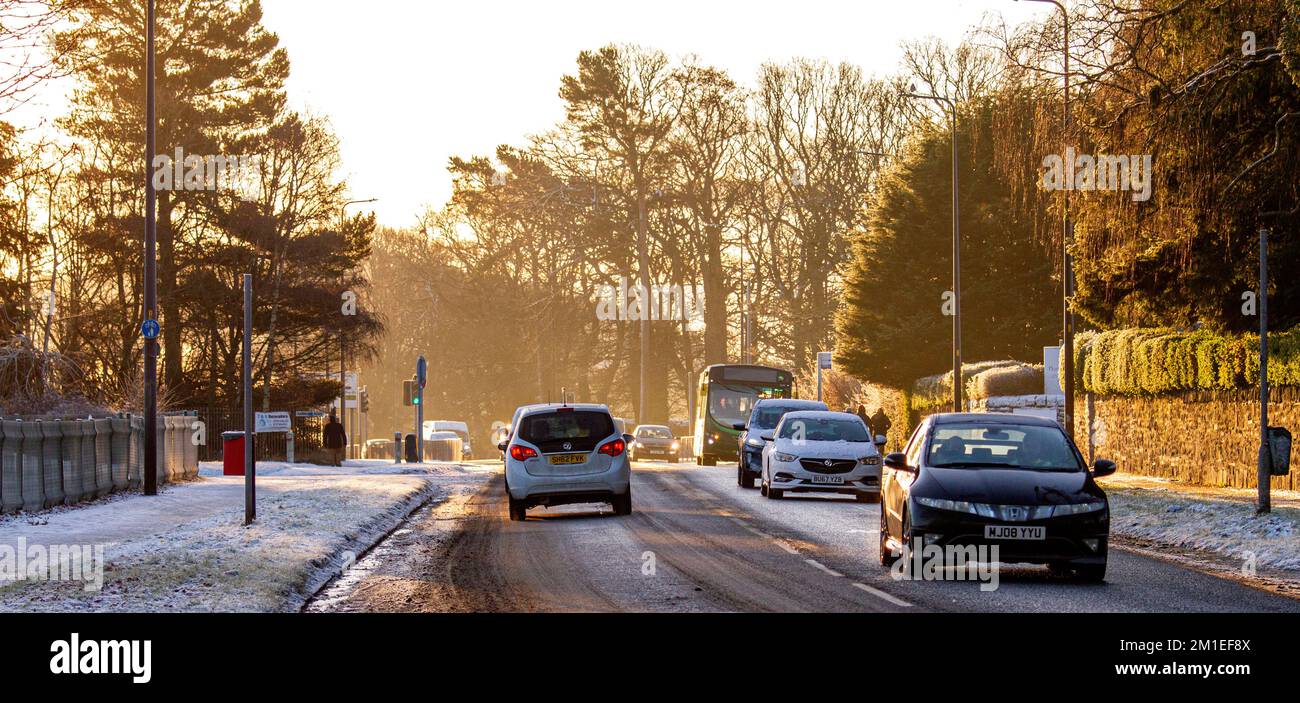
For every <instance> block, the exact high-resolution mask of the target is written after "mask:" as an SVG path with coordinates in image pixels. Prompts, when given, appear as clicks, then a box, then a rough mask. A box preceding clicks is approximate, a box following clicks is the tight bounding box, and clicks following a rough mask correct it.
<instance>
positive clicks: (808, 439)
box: [759, 410, 885, 503]
mask: <svg viewBox="0 0 1300 703" xmlns="http://www.w3.org/2000/svg"><path fill="white" fill-rule="evenodd" d="M763 440H764V441H766V442H767V446H766V447H764V448H763V471H762V475H761V476H760V477H759V478H760V481H761V482H762V483H761V486H760V487H761V489H762V493H763V495H764V496H766V497H768V498H780V497H782V496H783V495H785V494H786V493H787V492H789V493H841V494H845V495H852V496H854V497H855V498H857V500H858V502H860V503H874V502H876V501H878V500H880V465H881V456H880V448H879V447H878V446H877V444H882V445H883V444H884V441H885V438H884V437H880V436H877V437H874V438H873V437H872V436H871V433H870V431H869V430H868V429H867V426H866V424H865V423H863V422H862V418H860V417H858V416H857V415H854V414H852V413H836V412H827V411H822V410H799V411H795V412H789V413H786V414H785V415H784V416H783V417H782V418H781V422H780V423H779V424H778V425H777V426H776V429H775V430H774V431H773V432H772V433H771V434H765V435H763Z"/></svg>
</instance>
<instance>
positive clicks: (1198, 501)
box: [1106, 487, 1300, 571]
mask: <svg viewBox="0 0 1300 703" xmlns="http://www.w3.org/2000/svg"><path fill="white" fill-rule="evenodd" d="M1106 494H1107V495H1108V496H1109V497H1110V515H1111V521H1110V529H1111V532H1112V533H1115V534H1120V535H1124V536H1127V537H1135V538H1138V539H1143V540H1149V541H1151V542H1156V543H1159V544H1164V545H1169V546H1172V547H1178V548H1184V549H1197V550H1203V551H1207V552H1212V553H1214V554H1218V555H1220V556H1223V557H1228V558H1232V559H1241V560H1242V561H1243V562H1245V561H1246V560H1248V559H1249V558H1250V557H1251V556H1253V557H1254V563H1255V565H1257V566H1261V567H1265V566H1267V567H1274V568H1279V569H1286V570H1291V571H1300V509H1297V508H1293V507H1274V508H1273V512H1272V513H1270V514H1268V515H1262V516H1256V515H1255V507H1254V505H1252V504H1251V503H1249V502H1245V501H1240V500H1231V499H1223V500H1216V499H1214V498H1209V497H1204V496H1201V495H1197V496H1196V497H1192V496H1191V495H1189V494H1187V493H1180V492H1178V491H1174V490H1161V489H1155V490H1153V489H1146V488H1114V487H1107V488H1106Z"/></svg>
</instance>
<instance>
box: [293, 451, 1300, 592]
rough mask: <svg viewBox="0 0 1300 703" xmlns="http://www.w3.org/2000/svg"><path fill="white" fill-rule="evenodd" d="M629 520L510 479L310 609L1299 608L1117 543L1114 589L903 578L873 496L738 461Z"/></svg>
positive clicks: (664, 479)
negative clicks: (823, 489) (807, 487)
mask: <svg viewBox="0 0 1300 703" xmlns="http://www.w3.org/2000/svg"><path fill="white" fill-rule="evenodd" d="M632 485H633V490H632V495H633V514H632V515H631V516H627V517H616V516H614V515H613V514H612V513H611V512H610V510H609V508H608V506H602V505H589V506H565V507H561V508H556V509H540V508H539V509H534V510H530V511H529V513H528V520H527V521H526V522H522V523H518V522H510V521H509V520H508V518H507V515H506V505H505V498H504V488H503V484H502V480H501V477H500V475H496V476H493V477H492V478H491V479H490V480H489V481H487V482H486V484H485V485H484V486H483V488H482V490H480V491H478V492H466V493H464V494H463V495H460V496H455V497H453V498H452V499H450V500H448V501H445V502H442V503H438V504H435V505H430V506H428V507H426V508H425V509H423V510H420V511H418V512H417V513H416V514H415V515H413V516H412V517H411V518H410V520H409V521H408V523H407V525H405V526H404V527H403V528H402V529H400V530H398V531H397V532H396V533H394V534H393V535H392V536H391V537H390V538H389V539H388V540H386V541H385V542H384V543H382V544H381V545H379V546H378V547H377V548H376V549H375V550H374V551H373V552H372V553H371V554H370V555H368V556H367V557H366V558H364V559H363V560H362V561H361V562H359V563H358V564H357V565H356V567H354V569H353V570H352V571H350V572H349V573H348V574H347V575H346V576H345V577H344V578H342V579H340V580H339V581H337V582H336V583H334V584H332V585H331V586H330V587H328V588H327V589H326V590H325V591H324V592H323V593H322V594H321V595H320V596H319V597H318V598H317V599H315V600H314V601H313V602H312V603H311V604H309V606H308V610H311V611H381V612H383V611H424V612H488V611H506V612H575V611H576V612H607V611H634V612H713V611H740V612H882V611H893V612H899V611H902V612H919V611H993V612H1126V611H1139V612H1147V611H1151V612H1183V611H1191V612H1196V611H1213V612H1226V611H1245V612H1297V611H1300V600H1295V599H1291V598H1288V597H1286V596H1281V595H1276V594H1273V593H1269V592H1266V591H1262V590H1257V589H1254V588H1251V587H1249V586H1246V585H1243V584H1240V583H1237V582H1234V581H1230V580H1226V579H1223V578H1219V577H1216V576H1211V575H1207V574H1203V573H1200V572H1197V571H1193V570H1190V569H1188V568H1186V567H1184V566H1181V565H1178V564H1174V563H1171V562H1166V561H1162V560H1160V559H1155V558H1151V557H1148V556H1142V555H1139V554H1135V553H1131V552H1125V551H1123V550H1122V549H1117V548H1115V547H1114V546H1112V548H1111V553H1110V567H1109V571H1108V574H1107V580H1106V583H1104V584H1096V585H1089V584H1079V583H1074V582H1072V581H1069V580H1067V579H1061V578H1056V577H1052V576H1050V575H1049V574H1048V573H1047V570H1046V569H1044V568H1040V567H1028V566H1019V565H1004V566H1002V568H1001V569H1000V572H999V577H998V583H997V588H996V589H995V590H991V591H988V590H982V589H981V588H980V584H979V583H977V582H972V581H952V580H948V581H913V580H898V579H895V578H893V577H892V575H891V573H890V571H888V570H886V569H885V568H883V567H881V566H880V565H879V562H878V561H877V558H878V555H877V539H876V535H877V533H876V527H877V525H878V523H879V506H878V505H877V504H864V503H857V502H855V501H853V500H852V499H851V498H847V497H839V496H825V497H823V496H808V497H800V496H789V495H788V496H787V497H786V498H784V499H782V500H768V499H765V498H763V497H761V496H760V495H759V493H758V491H757V490H744V489H741V488H740V487H738V486H737V485H736V482H735V465H734V464H724V465H720V466H717V467H697V466H695V465H693V464H664V463H654V462H645V463H642V462H638V463H637V464H636V465H635V468H634V470H633V484H632Z"/></svg>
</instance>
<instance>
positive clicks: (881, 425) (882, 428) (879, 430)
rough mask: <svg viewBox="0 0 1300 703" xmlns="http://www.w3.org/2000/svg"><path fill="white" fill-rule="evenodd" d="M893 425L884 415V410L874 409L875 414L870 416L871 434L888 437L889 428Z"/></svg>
mask: <svg viewBox="0 0 1300 703" xmlns="http://www.w3.org/2000/svg"><path fill="white" fill-rule="evenodd" d="M893 426H894V423H892V422H890V421H889V416H888V415H886V414H885V409H884V408H876V414H875V415H872V416H871V431H872V433H873V434H882V435H885V436H886V437H888V436H889V428H890V427H893Z"/></svg>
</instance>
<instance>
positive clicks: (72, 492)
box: [59, 420, 85, 505]
mask: <svg viewBox="0 0 1300 703" xmlns="http://www.w3.org/2000/svg"><path fill="white" fill-rule="evenodd" d="M59 426H60V427H61V428H62V429H63V455H62V463H63V504H64V505H73V504H74V503H80V502H81V501H82V499H83V497H84V496H85V492H84V491H83V490H82V487H81V423H79V422H77V421H76V420H63V421H62V422H60V423H59Z"/></svg>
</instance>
